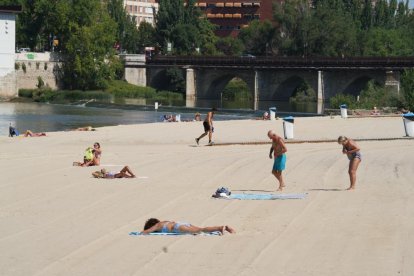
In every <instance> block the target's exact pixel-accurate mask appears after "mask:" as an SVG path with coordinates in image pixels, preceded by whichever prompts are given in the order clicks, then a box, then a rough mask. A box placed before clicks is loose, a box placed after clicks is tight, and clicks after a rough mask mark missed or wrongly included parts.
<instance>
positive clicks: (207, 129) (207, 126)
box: [195, 108, 217, 145]
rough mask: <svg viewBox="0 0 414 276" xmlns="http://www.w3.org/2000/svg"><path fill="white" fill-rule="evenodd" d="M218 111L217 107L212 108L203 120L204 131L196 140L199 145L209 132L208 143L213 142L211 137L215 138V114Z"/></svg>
mask: <svg viewBox="0 0 414 276" xmlns="http://www.w3.org/2000/svg"><path fill="white" fill-rule="evenodd" d="M216 111H217V109H216V108H212V109H211V111H209V112H208V113H207V116H206V119H205V120H204V122H203V127H204V133H203V134H201V135H200V137H198V138H195V141H196V143H197V145H198V143H199V142H200V139H201V138H203V137H204V136H206V135H207V134H208V143H209V144H211V143H212V141H211V139H212V138H213V131H214V127H213V116H214V114H215V112H216Z"/></svg>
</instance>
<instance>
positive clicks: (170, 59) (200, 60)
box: [146, 56, 414, 68]
mask: <svg viewBox="0 0 414 276" xmlns="http://www.w3.org/2000/svg"><path fill="white" fill-rule="evenodd" d="M146 63H147V64H148V65H169V66H171V65H177V66H180V65H201V66H203V65H205V66H270V67H272V66H277V67H344V68H345V67H393V68H413V67H414V57H344V58H338V57H262V56H258V57H253V56H252V57H250V56H249V57H244V56H155V57H153V58H151V59H147V61H146Z"/></svg>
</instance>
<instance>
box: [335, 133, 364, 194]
mask: <svg viewBox="0 0 414 276" xmlns="http://www.w3.org/2000/svg"><path fill="white" fill-rule="evenodd" d="M338 144H340V145H342V153H343V154H346V155H347V157H348V159H349V168H348V173H349V180H350V182H351V186H349V188H348V189H347V190H354V189H355V182H356V171H357V169H358V166H359V163H361V152H360V148H359V147H358V145H357V144H356V143H355V141H354V140H352V139H349V138H347V137H345V136H339V137H338Z"/></svg>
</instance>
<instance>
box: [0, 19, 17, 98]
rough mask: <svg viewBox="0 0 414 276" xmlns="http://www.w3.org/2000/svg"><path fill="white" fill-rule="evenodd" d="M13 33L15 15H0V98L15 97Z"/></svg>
mask: <svg viewBox="0 0 414 276" xmlns="http://www.w3.org/2000/svg"><path fill="white" fill-rule="evenodd" d="M15 33H16V19H15V15H14V14H13V13H0V98H13V97H16V96H17V90H16V75H15V74H14V52H15V49H14V47H15V41H16V39H15Z"/></svg>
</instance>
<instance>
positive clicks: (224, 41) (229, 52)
mask: <svg viewBox="0 0 414 276" xmlns="http://www.w3.org/2000/svg"><path fill="white" fill-rule="evenodd" d="M216 48H217V50H218V51H219V52H220V53H222V54H224V55H226V56H239V55H241V54H242V52H243V50H244V46H243V43H242V41H241V40H240V39H238V38H236V37H231V36H228V37H223V38H219V39H218V40H217V42H216Z"/></svg>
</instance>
